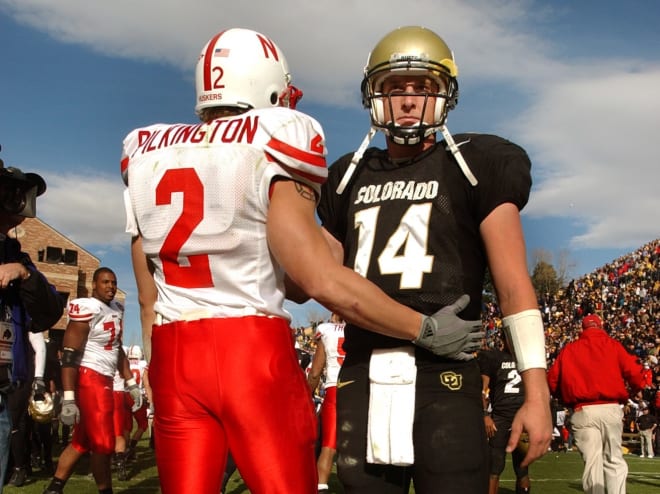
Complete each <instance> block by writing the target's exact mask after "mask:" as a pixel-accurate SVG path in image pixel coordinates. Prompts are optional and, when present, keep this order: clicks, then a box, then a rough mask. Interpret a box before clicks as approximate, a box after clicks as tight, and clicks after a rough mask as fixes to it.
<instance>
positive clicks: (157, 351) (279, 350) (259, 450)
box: [149, 316, 317, 494]
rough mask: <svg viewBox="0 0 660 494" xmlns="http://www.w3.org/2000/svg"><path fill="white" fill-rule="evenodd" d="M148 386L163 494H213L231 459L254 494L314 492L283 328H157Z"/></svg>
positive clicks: (245, 323)
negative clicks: (229, 452)
mask: <svg viewBox="0 0 660 494" xmlns="http://www.w3.org/2000/svg"><path fill="white" fill-rule="evenodd" d="M149 381H150V383H151V386H152V389H153V400H154V411H155V414H154V433H155V444H156V462H157V465H158V474H159V477H160V482H161V490H162V493H163V494H172V493H176V494H178V493H181V492H194V493H196V494H204V493H208V494H218V492H220V488H221V485H222V477H223V473H224V468H225V463H226V459H227V451H228V450H230V451H231V454H232V456H233V458H234V460H235V461H236V465H237V467H238V469H239V471H240V473H241V476H242V478H243V480H244V481H245V483H246V485H247V486H248V488H249V490H250V492H252V493H253V494H284V493H287V494H310V493H313V492H316V490H317V487H316V486H317V473H316V459H315V455H314V440H315V435H316V426H315V416H314V410H313V404H312V398H311V393H310V391H309V387H308V386H307V382H306V380H305V376H304V374H303V372H302V370H301V369H300V367H299V365H298V359H297V356H296V353H295V350H294V345H293V341H292V337H291V330H290V328H289V326H288V324H287V322H286V321H284V320H283V319H280V318H266V317H257V316H250V317H242V318H217V319H203V320H199V321H190V322H185V321H180V322H173V323H168V324H164V325H161V326H154V328H153V333H152V358H151V362H150V364H149Z"/></svg>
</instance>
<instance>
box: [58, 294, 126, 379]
mask: <svg viewBox="0 0 660 494" xmlns="http://www.w3.org/2000/svg"><path fill="white" fill-rule="evenodd" d="M67 316H68V318H69V321H76V322H87V323H89V335H88V337H87V343H86V344H85V349H84V351H83V356H82V361H81V362H80V365H81V366H83V367H88V368H90V369H93V370H95V371H96V372H98V373H100V374H103V375H105V376H110V377H113V376H114V375H115V371H116V370H117V357H118V354H119V346H120V345H121V336H122V330H123V325H122V321H123V318H124V307H123V306H122V305H121V304H120V303H119V302H117V301H116V300H113V301H112V302H110V305H107V304H105V303H103V302H101V301H100V300H98V299H96V298H93V297H90V298H77V299H74V300H72V301H71V302H69V308H68V314H67Z"/></svg>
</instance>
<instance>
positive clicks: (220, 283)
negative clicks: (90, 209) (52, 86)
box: [121, 108, 327, 321]
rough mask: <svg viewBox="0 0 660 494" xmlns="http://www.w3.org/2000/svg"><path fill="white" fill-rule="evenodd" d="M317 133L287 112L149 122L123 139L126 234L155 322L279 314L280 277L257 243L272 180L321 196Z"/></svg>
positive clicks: (321, 151) (308, 121)
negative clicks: (136, 244) (144, 276)
mask: <svg viewBox="0 0 660 494" xmlns="http://www.w3.org/2000/svg"><path fill="white" fill-rule="evenodd" d="M325 152H326V151H325V142H324V136H323V131H322V129H321V126H320V125H319V124H318V122H316V121H315V120H314V119H312V118H311V117H308V116H307V115H305V114H303V113H300V112H297V111H295V110H290V109H286V108H271V109H267V110H252V111H249V112H246V113H244V114H241V115H238V116H234V117H226V118H222V119H218V120H213V121H211V122H209V123H204V124H197V125H187V124H174V125H165V124H157V125H152V126H150V127H146V128H141V129H136V130H134V131H132V132H131V133H130V134H129V135H128V136H127V137H126V139H125V140H124V148H123V156H122V166H121V168H122V177H123V179H124V181H125V183H126V184H127V185H128V193H127V196H126V197H127V201H128V203H127V205H126V211H127V229H128V231H129V232H130V233H131V234H133V235H136V234H137V232H138V231H139V233H140V235H141V236H142V246H143V249H144V252H145V254H146V255H147V257H148V258H149V259H150V260H151V261H152V262H153V264H154V267H155V272H154V280H155V282H156V286H157V289H158V300H157V302H156V305H155V310H156V312H157V313H158V314H159V315H160V316H162V318H163V320H164V321H175V320H190V319H200V318H204V317H239V316H245V315H266V316H279V317H284V318H286V319H289V320H290V316H289V314H288V313H287V312H286V311H285V310H284V308H283V302H284V284H283V277H284V274H283V271H282V268H281V267H280V266H279V265H277V263H276V262H275V260H274V258H273V256H272V255H271V252H270V250H269V249H268V242H267V238H266V219H267V214H268V206H269V200H270V187H271V183H272V181H273V180H274V179H275V178H276V177H284V178H289V179H293V180H297V181H301V182H304V183H306V184H309V185H310V186H311V187H313V188H314V190H316V191H320V186H321V184H322V183H323V182H324V181H325V179H326V177H327V168H326V163H325Z"/></svg>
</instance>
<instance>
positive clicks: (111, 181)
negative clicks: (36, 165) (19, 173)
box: [37, 171, 130, 254]
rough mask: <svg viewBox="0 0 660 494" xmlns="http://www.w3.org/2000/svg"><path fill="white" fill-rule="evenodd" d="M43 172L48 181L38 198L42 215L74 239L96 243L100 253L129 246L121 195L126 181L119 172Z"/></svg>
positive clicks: (89, 244)
mask: <svg viewBox="0 0 660 494" xmlns="http://www.w3.org/2000/svg"><path fill="white" fill-rule="evenodd" d="M37 173H40V174H41V175H42V176H43V177H44V179H45V180H46V182H47V184H48V189H47V191H46V193H45V194H44V196H43V197H40V198H39V199H38V203H37V212H38V214H39V217H40V218H41V219H43V220H44V221H45V222H46V223H48V224H49V225H50V226H52V227H53V228H55V229H56V230H58V231H60V232H61V233H63V234H64V235H66V236H67V237H69V238H70V239H71V240H73V241H74V242H76V243H77V244H79V245H82V246H85V247H94V248H95V250H96V253H97V254H99V253H100V254H102V253H103V252H107V251H113V250H120V249H127V247H128V245H129V242H130V237H129V236H128V234H127V233H124V225H125V213H124V208H123V205H122V203H121V202H120V201H118V200H117V198H121V197H122V194H123V185H122V183H121V180H118V179H117V177H116V176H104V175H100V174H94V175H91V174H90V175H87V176H84V175H81V174H80V173H75V174H74V173H63V174H60V175H53V174H49V173H44V172H40V171H37Z"/></svg>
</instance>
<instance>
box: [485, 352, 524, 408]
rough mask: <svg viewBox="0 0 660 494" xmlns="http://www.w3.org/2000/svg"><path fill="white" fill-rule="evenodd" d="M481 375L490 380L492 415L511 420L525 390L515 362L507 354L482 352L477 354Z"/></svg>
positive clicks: (519, 405)
mask: <svg viewBox="0 0 660 494" xmlns="http://www.w3.org/2000/svg"><path fill="white" fill-rule="evenodd" d="M477 362H478V363H479V369H480V370H481V374H483V375H485V376H488V377H489V378H490V384H489V393H488V396H489V398H490V403H491V406H492V408H493V411H492V414H493V415H497V416H499V417H507V418H513V416H514V415H515V414H516V412H517V411H518V409H519V408H520V407H521V405H522V404H523V401H524V400H525V388H524V386H523V382H522V377H521V376H520V374H519V373H518V369H517V367H516V360H515V359H514V358H513V356H512V355H511V354H510V353H508V352H503V351H501V350H495V349H493V350H482V351H480V352H479V353H478V354H477Z"/></svg>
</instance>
